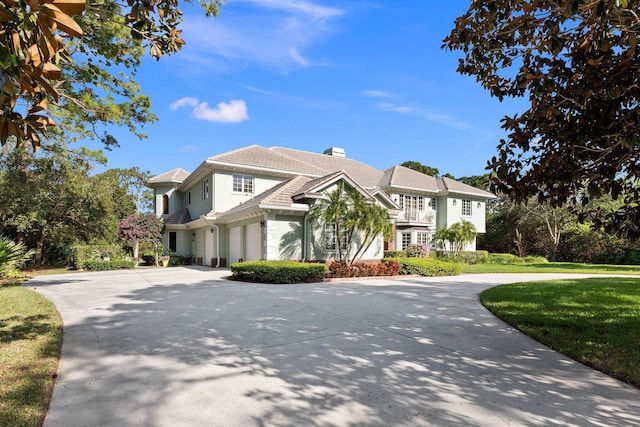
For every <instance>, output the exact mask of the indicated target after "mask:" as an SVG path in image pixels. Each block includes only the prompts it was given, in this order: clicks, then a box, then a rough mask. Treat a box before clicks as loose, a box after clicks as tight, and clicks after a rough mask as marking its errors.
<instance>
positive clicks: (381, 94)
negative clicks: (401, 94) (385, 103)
mask: <svg viewBox="0 0 640 427" xmlns="http://www.w3.org/2000/svg"><path fill="white" fill-rule="evenodd" d="M361 93H362V95H364V96H368V97H370V98H391V97H392V96H393V95H391V94H390V93H389V92H385V91H384V90H371V89H369V90H363V91H362V92H361Z"/></svg>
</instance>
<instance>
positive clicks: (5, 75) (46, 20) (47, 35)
mask: <svg viewBox="0 0 640 427" xmlns="http://www.w3.org/2000/svg"><path fill="white" fill-rule="evenodd" d="M222 1H223V0H200V3H201V4H202V5H203V7H204V9H205V12H206V14H207V15H216V14H217V13H218V8H219V6H220V5H221V3H222ZM127 5H128V7H129V9H128V10H126V11H125V10H123V9H122V8H121V6H120V5H119V4H118V3H116V2H113V1H112V0H95V1H93V2H91V3H89V4H88V5H87V4H85V0H32V1H27V2H18V1H13V0H6V1H3V2H2V5H0V25H1V26H2V34H3V36H2V37H0V64H1V65H2V73H1V74H0V86H1V87H2V91H1V93H0V112H1V114H0V145H2V146H4V145H5V144H6V143H7V141H9V140H13V142H14V143H15V144H16V145H18V146H20V145H22V144H23V143H27V145H28V146H30V147H32V148H33V149H34V150H35V149H37V148H39V146H40V141H41V139H42V138H43V137H45V136H46V135H47V134H46V130H47V128H51V127H53V126H54V121H53V120H52V117H51V115H50V113H54V114H55V115H63V116H64V114H65V112H66V114H67V115H70V116H71V117H73V118H74V120H72V122H71V123H66V122H63V123H66V130H67V131H68V130H70V129H74V128H73V126H72V125H73V124H77V125H79V126H80V127H79V128H77V129H74V131H79V132H80V133H82V132H87V131H91V127H92V126H94V125H95V124H96V123H98V122H104V123H115V124H123V125H126V126H128V127H129V129H130V130H132V131H133V132H134V133H136V134H137V131H136V126H135V124H136V123H138V122H140V123H144V122H146V121H149V120H151V121H152V120H153V119H154V118H155V116H153V115H151V114H149V112H148V109H149V102H148V98H146V97H144V96H141V95H140V94H139V87H138V86H137V84H136V83H135V82H134V81H133V80H130V79H129V77H128V76H125V74H124V73H120V72H119V71H120V70H122V69H123V68H127V69H130V71H131V68H133V71H135V67H136V66H137V65H139V61H140V58H141V56H142V48H143V46H146V47H147V48H148V49H149V52H150V54H151V56H152V57H154V58H156V59H159V58H160V57H161V56H162V55H163V54H165V53H174V52H177V51H178V50H180V48H181V46H182V45H183V44H184V43H185V42H184V40H182V39H181V38H180V33H181V30H180V29H179V24H180V23H181V21H182V18H181V15H182V12H181V10H180V9H179V8H178V2H177V1H173V0H130V1H128V2H127ZM85 7H86V9H87V10H86V12H85V13H84V14H83V15H81V14H82V12H83V11H84V10H85ZM73 17H75V20H74V18H73ZM81 36H84V37H82V38H81ZM65 38H66V39H65ZM74 38H75V39H74ZM72 39H74V40H72ZM74 56H75V57H78V56H82V57H83V58H85V62H84V64H83V65H80V66H73V65H72V58H73V57H74ZM93 58H96V62H97V65H95V64H94V63H92V60H93ZM110 69H111V70H113V72H114V73H115V72H117V73H118V74H117V78H114V76H112V74H111V71H110ZM87 84H88V85H89V86H90V87H95V89H96V90H90V91H87V90H84V89H86V88H85V87H84V86H85V85H87ZM111 94H117V95H118V96H121V97H124V98H125V99H127V100H128V101H127V102H124V103H121V104H118V103H117V102H116V101H115V100H114V99H113V98H111V97H110V95H111ZM50 104H57V109H54V110H53V111H49V109H48V107H49V105H50ZM126 107H128V108H126ZM76 118H77V119H78V120H75V119H76ZM86 118H89V119H90V120H88V121H87V120H85V119H86ZM101 138H102V139H103V142H105V143H106V144H107V145H110V144H114V143H115V141H114V139H113V137H111V136H109V135H107V134H104V135H103V136H102V137H101Z"/></svg>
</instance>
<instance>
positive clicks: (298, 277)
mask: <svg viewBox="0 0 640 427" xmlns="http://www.w3.org/2000/svg"><path fill="white" fill-rule="evenodd" d="M230 268H231V273H232V278H233V279H235V280H240V281H244V282H258V283H307V282H320V281H322V279H323V277H324V275H325V272H326V269H327V267H326V265H325V264H321V263H309V262H297V261H246V262H236V263H233V264H231V267H230Z"/></svg>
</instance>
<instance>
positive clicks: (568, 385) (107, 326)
mask: <svg viewBox="0 0 640 427" xmlns="http://www.w3.org/2000/svg"><path fill="white" fill-rule="evenodd" d="M228 274H229V273H228V271H220V270H217V271H216V270H212V269H208V268H198V267H189V268H166V269H150V270H142V269H140V270H135V271H117V272H104V273H78V274H66V275H54V276H40V277H37V278H35V279H33V280H31V281H30V282H28V283H27V284H26V286H29V287H30V288H34V289H36V290H37V291H38V292H40V293H42V294H43V295H45V296H46V297H47V298H49V299H50V300H52V301H53V302H54V303H55V304H56V306H57V308H58V310H59V311H60V313H61V314H62V318H63V320H64V324H65V328H64V342H63V347H62V358H61V360H60V366H59V370H58V379H57V382H56V386H55V389H54V393H53V399H52V401H51V406H50V408H49V412H48V414H47V418H46V420H45V427H53V426H65V427H72V426H83V427H85V426H101V427H104V426H232V427H235V426H550V425H557V426H581V427H583V426H617V425H620V426H622V425H624V426H640V390H639V389H637V388H634V387H631V386H629V385H627V384H624V383H622V382H619V381H616V380H613V379H611V378H610V377H608V376H606V375H604V374H601V373H599V372H597V371H594V370H592V369H589V368H587V367H585V366H583V365H580V364H578V363H576V362H573V361H572V360H570V359H568V358H566V357H564V356H562V355H560V354H558V353H556V352H554V351H551V350H549V349H548V348H546V347H544V346H542V345H540V344H538V343H537V342H535V341H533V340H531V339H529V338H528V337H526V336H524V335H522V334H520V333H519V332H517V331H514V330H513V329H511V328H510V327H508V326H507V325H505V324H504V323H503V322H501V321H500V320H497V319H496V318H495V317H493V315H491V314H490V313H489V312H487V311H486V310H485V309H484V308H483V307H482V306H481V305H480V303H479V302H478V293H479V292H480V291H482V290H483V289H486V288H488V287H490V286H493V285H496V284H499V283H508V282H515V281H525V280H534V279H547V278H549V279H551V278H558V277H566V276H567V275H558V274H547V275H504V274H503V275H465V276H458V277H447V278H407V279H401V280H370V281H357V282H341V283H335V282H334V283H322V284H301V285H261V284H247V283H238V282H231V281H227V280H224V276H225V275H228ZM570 277H576V276H575V275H573V276H570Z"/></svg>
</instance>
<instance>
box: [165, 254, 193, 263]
mask: <svg viewBox="0 0 640 427" xmlns="http://www.w3.org/2000/svg"><path fill="white" fill-rule="evenodd" d="M192 264H193V257H190V256H182V255H171V257H170V258H169V265H192Z"/></svg>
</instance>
